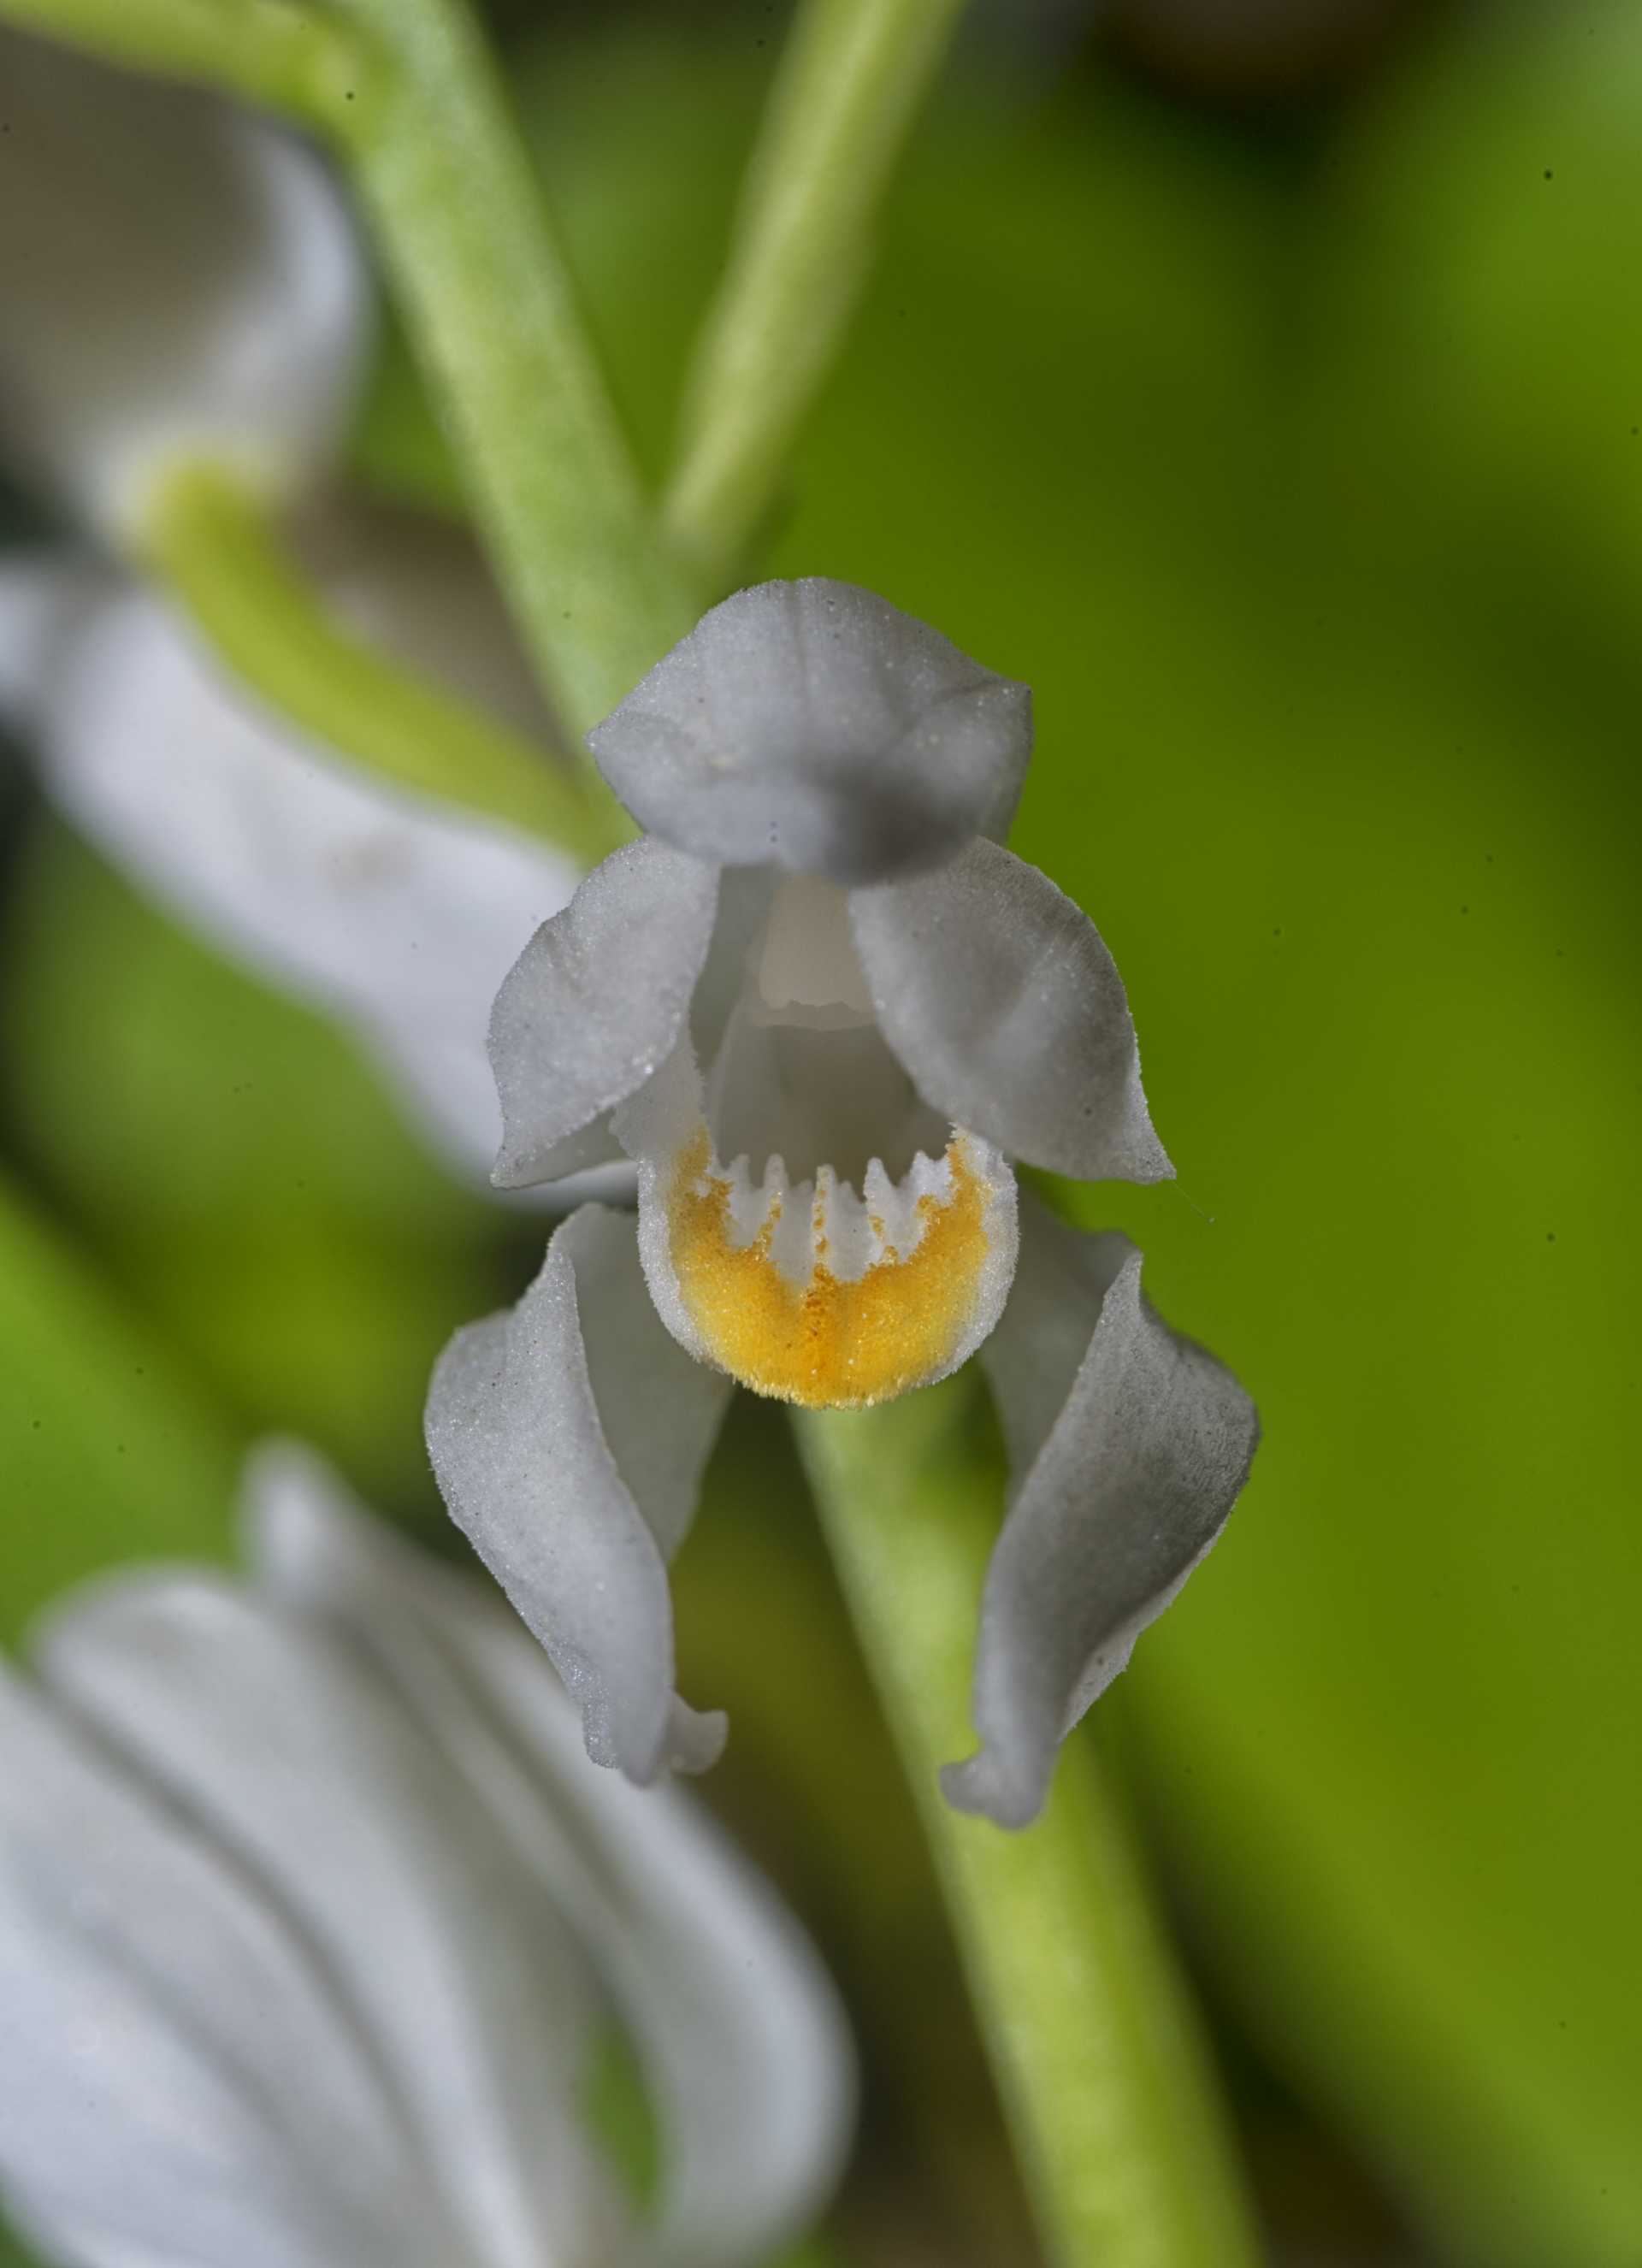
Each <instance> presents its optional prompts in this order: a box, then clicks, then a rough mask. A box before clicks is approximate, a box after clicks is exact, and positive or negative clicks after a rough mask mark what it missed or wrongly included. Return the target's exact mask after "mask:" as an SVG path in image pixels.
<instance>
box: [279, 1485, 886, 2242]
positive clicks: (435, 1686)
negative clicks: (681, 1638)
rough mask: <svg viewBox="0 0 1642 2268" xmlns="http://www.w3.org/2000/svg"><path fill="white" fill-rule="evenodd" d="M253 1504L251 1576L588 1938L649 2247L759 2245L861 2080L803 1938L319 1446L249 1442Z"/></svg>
mask: <svg viewBox="0 0 1642 2268" xmlns="http://www.w3.org/2000/svg"><path fill="white" fill-rule="evenodd" d="M251 1517H252V1527H251V1550H252V1557H253V1561H254V1565H255V1567H256V1569H257V1571H258V1572H259V1574H260V1576H261V1580H262V1581H263V1582H264V1583H265V1584H267V1585H269V1586H270V1587H273V1588H274V1589H275V1590H276V1593H277V1594H278V1595H279V1596H280V1597H281V1598H282V1599H284V1600H286V1601H288V1602H290V1603H291V1605H293V1606H294V1607H295V1608H296V1609H298V1611H300V1612H302V1613H304V1614H307V1615H313V1616H320V1617H322V1618H324V1619H325V1620H327V1621H328V1623H330V1624H332V1625H333V1626H334V1627H336V1628H338V1629H339V1630H340V1631H342V1633H343V1634H345V1636H346V1637H347V1638H349V1639H350V1640H351V1641H352V1642H353V1643H355V1644H357V1645H358V1646H362V1647H363V1648H364V1649H365V1650H367V1651H368V1652H369V1653H372V1655H373V1657H374V1658H376V1659H377V1660H378V1661H379V1662H380V1663H381V1665H382V1667H383V1668H385V1670H386V1671H387V1675H389V1676H390V1677H392V1679H393V1680H394V1683H395V1685H396V1687H397V1688H398V1690H399V1691H400V1693H401V1697H402V1698H403V1700H404V1701H405V1703H406V1705H407V1706H408V1707H409V1709H410V1710H411V1711H412V1712H413V1713H414V1714H416V1716H417V1717H418V1718H419V1719H420V1720H421V1721H422V1722H423V1725H424V1726H425V1727H427V1729H428V1731H429V1732H430V1733H431V1734H432V1735H433V1736H434V1737H435V1738H436V1739H438V1741H439V1742H440V1743H441V1745H442V1746H443V1747H444V1748H445V1750H446V1752H447V1754H448V1755H449V1756H450V1757H451V1759H452V1761H453V1763H454V1764H456V1765H457V1767H458V1768H459V1769H460V1770H461V1771H464V1772H465V1773H466V1774H467V1776H468V1778H469V1780H470V1781H471V1783H472V1784H473V1786H475V1788H476V1789H477V1790H478V1791H479V1792H480V1793H481V1794H482V1796H483V1798H484V1799H485V1800H486V1801H487V1802H488V1803H489V1805H490V1808H491V1810H492V1812H493V1814H494V1815H495V1816H496V1817H497V1818H498V1819H499V1820H503V1821H504V1822H505V1823H506V1825H507V1828H508V1830H509V1832H510V1834H511V1835H512V1837H513V1839H514V1841H515V1843H516V1844H517V1846H518V1848H519V1852H520V1853H521V1856H522V1857H523V1858H524V1859H525V1860H526V1863H527V1864H528V1865H530V1866H532V1867H535V1868H536V1869H538V1870H539V1871H540V1873H541V1877H542V1879H543V1881H544V1884H545V1885H546V1887H547V1890H548V1894H549V1897H550V1899H551V1901H552V1903H553V1904H554V1905H555V1907H556V1909H557V1910H558V1911H563V1912H564V1913H565V1914H566V1915H568V1916H569V1917H570V1918H571V1920H572V1921H573V1923H574V1925H575V1926H576V1927H577V1929H578V1932H579V1933H581V1935H582V1937H583V1938H584V1940H585V1941H586V1942H587V1943H588V1944H589V1945H590V1946H591V1947H592V1948H593V1950H594V1953H595V1957H596V1959H597V1962H598V1965H599V1968H600V1975H601V1976H602V1977H604V1979H605V1981H606V1982H607V1985H609V1987H610V1989H611V1991H612V1992H613V1993H614V1995H615V1999H616V2002H617V2005H618V2007H619V2009H620V2012H621V2014H622V2019H623V2021H624V2022H625V2023H626V2025H627V2027H628V2029H629V2031H630V2034H631V2036H632V2038H633V2040H634V2043H635V2045H636V2047H637V2052H638V2055H639V2057H640V2059H641V2062H642V2064H643V2066H644V2072H645V2074H646V2077H647V2079H648V2080H649V2082H650V2085H651V2088H652V2092H653V2095H654V2097H655V2101H656V2105H657V2110H658V2113H659V2121H660V2124H661V2127H662V2131H663V2132H664V2133H665V2135H666V2154H665V2161H664V2165H663V2169H662V2190H661V2195H660V2198H659V2203H658V2208H657V2227H656V2250H657V2254H658V2257H659V2258H661V2259H663V2260H665V2261H666V2262H667V2263H669V2264H671V2268H736V2264H738V2263H740V2262H743V2261H756V2260H762V2259H765V2258H768V2257H770V2255H771V2254H772V2253H773V2252H775V2251H776V2250H777V2249H778V2247H779V2246H780V2244H781V2243H782V2242H783V2241H784V2239H785V2238H787V2237H788V2236H791V2235H795V2234H796V2233H797V2232H798V2231H799V2229H801V2228H803V2227H804V2225H805V2224H806V2221H807V2220H809V2219H810V2217H811V2216H812V2214H813V2213H814V2210H815V2209H816V2208H817V2207H818V2205H820V2203H821V2199H822V2198H823V2197H824V2195H825V2194H826V2192H827V2191H828V2189H829V2187H830V2185H831V2183H832V2181H833V2179H834V2177H835V2176H836V2172H837V2169H838V2165H839V2161H840V2159H841V2156H842V2153H843V2147H844V2144H845V2142H846V2139H847V2136H848V2130H849V2123H850V2107H851V2101H852V2092H853V2090H852V2086H851V2079H852V2072H851V2060H850V2049H849V2041H848V2035H847V2032H846V2030H845V2027H844V2022H843V2015H842V2013H841V2011H840V2009H839V2007H838V2005H837V2001H836V1996H835V1995H834V1993H833V1992H832V1989H831V1987H830V1985H829V1984H828V1980H827V1977H826V1975H825V1972H824V1971H823V1970H821V1966H820V1963H819V1962H818V1961H817V1960H816V1958H815V1955H814V1952H813V1951H812V1950H811V1948H810V1947H809V1945H808V1944H807V1942H806V1940H805V1939H804V1937H803V1935H802V1934H801V1933H800V1932H799V1929H798V1928H797V1926H795V1925H794V1923H793V1922H792V1920H791V1919H790V1918H789V1917H788V1916H787V1914H786V1913H785V1911H784V1909H783V1908H782V1906H781V1905H780V1904H779V1903H778V1902H777V1900H776V1899H775V1898H774V1897H773V1896H772V1895H771V1893H770V1891H769V1889H768V1887H767V1885H766V1884H765V1883H764V1882H763V1881H762V1879H761V1878H760V1877H759V1876H758V1875H757V1874H755V1873H754V1871H753V1870H752V1869H751V1868H750V1867H748V1866H747V1864H746V1863H745V1862H744V1861H743V1860H741V1859H740V1858H739V1857H738V1856H737V1854H736V1853H735V1852H734V1851H733V1848H732V1847H731V1845H729V1844H728V1843H727V1842H725V1840H724V1838H723V1837H720V1836H719V1835H718V1833H717V1832H716V1831H715V1830H714V1829H713V1828H712V1826H711V1823H710V1822H709V1821H708V1819H707V1818H706V1817H705V1816H704V1815H703V1813H702V1812H701V1811H700V1810H699V1809H698V1808H696V1806H695V1805H694V1804H693V1803H691V1802H690V1801H689V1800H688V1798H686V1797H685V1796H684V1795H683V1794H682V1793H681V1791H678V1790H676V1789H672V1788H656V1789H650V1790H646V1791H644V1792H642V1793H641V1792H640V1791H637V1790H636V1789H634V1788H631V1787H630V1786H628V1785H627V1783H626V1782H625V1781H624V1780H622V1778H619V1777H618V1776H617V1775H616V1774H615V1773H612V1772H606V1771H599V1770H597V1769H596V1768H595V1767H594V1766H593V1764H590V1763H589V1762H588V1759H587V1756H586V1754H585V1749H584V1748H583V1744H582V1738H581V1729H580V1725H579V1722H578V1716H577V1712H576V1709H575V1707H574V1705H573V1704H572V1703H571V1701H570V1700H569V1698H568V1697H567V1696H566V1695H565V1693H564V1691H563V1688H562V1687H561V1686H560V1684H559V1683H558V1681H557V1679H556V1677H555V1676H554V1675H553V1673H552V1671H551V1669H550V1668H549V1666H548V1663H547V1661H545V1660H544V1658H543V1656H542V1654H541V1650H540V1649H539V1648H538V1647H537V1646H534V1644H533V1643H532V1642H531V1640H530V1639H529V1638H528V1637H527V1636H526V1633H525V1632H524V1631H522V1630H521V1629H520V1627H519V1624H518V1623H517V1622H516V1621H515V1620H514V1619H513V1617H512V1616H510V1615H508V1614H507V1613H506V1612H505V1610H504V1609H501V1608H500V1606H499V1603H498V1602H496V1601H495V1600H494V1599H493V1598H491V1597H489V1596H487V1595H486V1594H484V1592H483V1591H482V1589H481V1587H480V1586H479V1585H478V1584H476V1583H475V1582H473V1581H471V1580H468V1579H467V1578H465V1577H464V1576H462V1575H460V1574H459V1573H456V1572H452V1571H450V1570H447V1569H444V1568H439V1567H437V1566H435V1565H434V1564H433V1563H432V1562H431V1560H429V1559H428V1558H427V1557H425V1556H424V1555H423V1554H422V1553H420V1552H417V1551H416V1550H414V1549H412V1548H410V1547H409V1546H408V1545H406V1544H405V1543H402V1542H401V1540H400V1539H399V1538H398V1537H396V1536H395V1535H393V1534H391V1533H390V1532H389V1531H388V1530H387V1528H384V1527H383V1526H382V1525H381V1523H380V1522H379V1521H372V1520H371V1519H370V1518H368V1516H366V1515H365V1514H364V1513H363V1512H362V1511H361V1510H360V1508H359V1507H358V1506H356V1505H354V1504H353V1503H351V1502H350V1499H348V1498H347V1496H346V1494H345V1492H344V1491H342V1490H341V1488H340V1487H339V1485H338V1484H337V1483H336V1482H335V1479H334V1478H333V1477H332V1476H331V1475H330V1474H329V1473H328V1471H327V1469H325V1468H324V1466H323V1465H322V1464H320V1461H319V1460H318V1459H316V1458H315V1457H313V1455H312V1454H311V1453H308V1452H306V1451H304V1450H301V1449H299V1448H298V1447H295V1446H294V1445H283V1444H280V1445H269V1447H266V1448H264V1449H263V1450H262V1451H261V1453H260V1454H259V1456H258V1457H257V1459H256V1460H255V1462H254V1466H253V1469H252V1473H251Z"/></svg>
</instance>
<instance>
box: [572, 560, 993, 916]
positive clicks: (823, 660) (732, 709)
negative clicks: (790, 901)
mask: <svg viewBox="0 0 1642 2268" xmlns="http://www.w3.org/2000/svg"><path fill="white" fill-rule="evenodd" d="M588 745H589V747H591V748H592V749H593V754H594V755H595V757H596V758H597V759H598V762H599V768H600V770H601V771H602V772H603V774H604V776H605V777H606V778H607V780H608V781H609V783H610V784H611V786H612V787H613V788H614V789H615V792H616V793H617V795H619V796H620V797H621V799H622V802H623V803H624V804H625V805H626V806H627V807H628V809H629V810H630V812H631V813H632V814H633V815H634V817H635V818H636V819H637V820H638V821H639V822H640V823H641V825H643V826H644V827H646V828H649V829H651V831H652V833H654V834H657V835H659V836H663V837H664V838H665V839H666V841H667V842H669V843H675V844H676V845H677V846H678V848H679V849H680V850H682V851H692V852H694V854H695V855H696V857H697V858H711V859H714V860H716V861H718V863H719V864H721V865H727V866H736V865H765V864H770V865H777V866H783V867H786V868H788V869H791V870H792V871H795V872H798V873H814V874H822V875H828V876H830V877H831V878H832V880H835V881H840V882H864V881H876V880H882V879H883V878H885V877H886V876H888V875H892V874H902V873H913V872H917V871H918V870H920V869H922V868H924V867H927V866H931V865H937V864H938V863H939V862H940V861H941V860H943V859H946V858H951V857H952V856H953V855H954V852H955V851H958V850H960V849H961V847H962V845H963V844H964V843H966V842H967V841H968V838H969V837H970V836H973V835H976V834H980V833H983V832H984V831H987V830H989V829H993V828H1002V827H1004V826H1006V825H1007V823H1008V819H1009V815H1010V814H1011V813H1012V811H1013V809H1014V805H1015V800H1016V798H1017V797H1018V796H1019V794H1020V783H1021V779H1022V777H1023V775H1024V773H1025V770H1026V766H1027V757H1028V755H1030V753H1031V748H1032V701H1031V696H1030V694H1029V693H1028V691H1027V688H1026V687H1025V686H1024V685H1017V684H1015V683H1014V682H1012V681H1011V680H1010V679H1008V678H1004V677H998V676H997V675H995V674H994V673H993V672H992V671H991V670H990V669H983V667H982V666H981V665H980V664H979V663H978V662H974V661H971V660H970V659H968V656H967V655H966V654H963V653H961V652H959V650H958V648H957V647H956V646H955V645H954V644H951V642H950V641H949V640H948V639H946V638H944V637H941V636H940V634H939V631H937V630H931V629H929V628H928V626H927V625H926V624H924V623H923V622H915V621H914V620H913V619H912V617H911V616H910V615H903V614H902V613H901V612H900V611H899V610H898V609H897V608H895V607H892V606H890V605H889V603H888V602H887V600H883V599H880V598H877V597H875V596H874V595H873V593H872V592H870V591H863V590H859V589H858V588H857V587H856V586H855V585H853V584H850V583H835V582H831V581H828V579H827V578H824V577H821V576H810V577H806V578H804V579H803V580H801V581H799V582H793V583H760V584H755V585H754V586H753V587H752V588H751V589H750V590H745V591H738V592H737V593H736V594H735V596H734V597H733V598H731V599H726V600H725V601H724V603H723V604H722V605H721V606H718V607H715V608H713V609H712V610H711V613H710V614H707V615H703V618H702V620H701V621H700V622H698V623H697V624H696V628H695V629H694V630H692V631H691V632H690V633H689V635H688V637H686V638H684V639H682V640H681V643H680V644H678V645H676V646H674V649H673V651H672V652H671V653H669V654H667V655H666V656H665V657H664V658H663V659H661V660H660V661H659V662H658V663H657V664H656V666H655V667H654V668H653V669H652V671H651V672H650V674H649V675H648V676H647V677H645V678H644V680H643V681H641V683H639V684H638V685H637V686H636V687H635V689H633V691H632V692H631V693H630V694H629V695H628V696H627V698H626V700H625V701H623V702H622V705H621V707H620V708H619V709H617V710H616V711H615V713H614V714H613V715H612V716H610V717H609V718H607V719H606V720H605V722H604V723H603V724H602V725H600V726H598V727H597V729H596V730H595V731H594V732H593V733H591V734H590V735H589V736H588Z"/></svg>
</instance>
